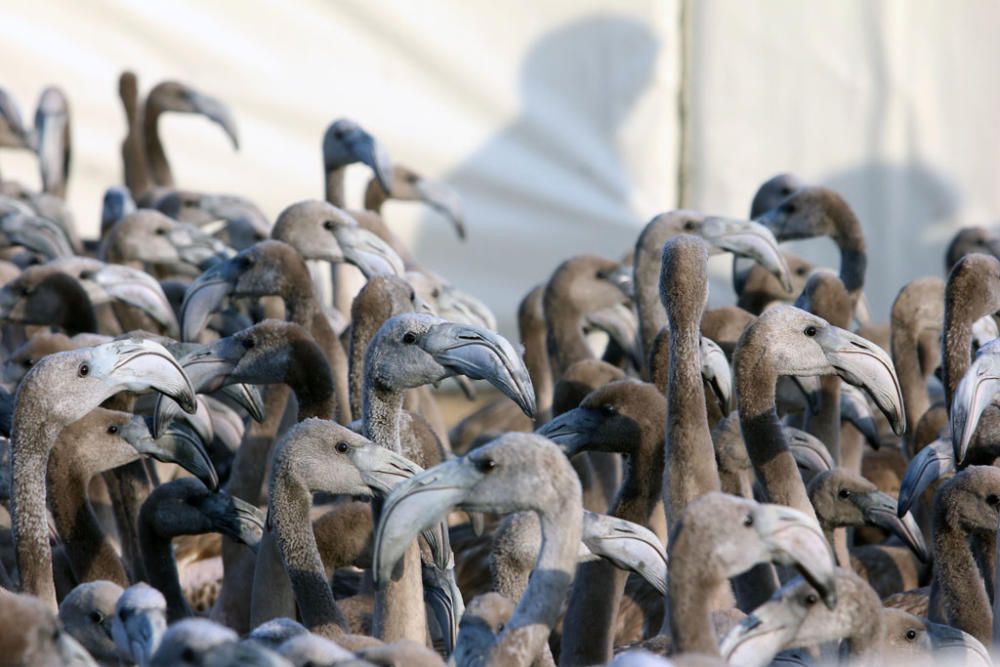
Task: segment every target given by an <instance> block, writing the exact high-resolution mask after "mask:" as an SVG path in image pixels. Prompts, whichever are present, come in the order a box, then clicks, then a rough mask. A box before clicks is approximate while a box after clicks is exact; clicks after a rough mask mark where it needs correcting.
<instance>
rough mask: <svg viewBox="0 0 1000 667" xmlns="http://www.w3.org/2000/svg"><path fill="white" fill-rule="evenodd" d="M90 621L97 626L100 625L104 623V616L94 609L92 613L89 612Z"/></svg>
mask: <svg viewBox="0 0 1000 667" xmlns="http://www.w3.org/2000/svg"><path fill="white" fill-rule="evenodd" d="M90 620H91V621H93V622H94V623H98V624H99V623H102V622H103V621H104V614H102V613H101V612H99V611H97V610H96V609H95V610H94V611H92V612H90Z"/></svg>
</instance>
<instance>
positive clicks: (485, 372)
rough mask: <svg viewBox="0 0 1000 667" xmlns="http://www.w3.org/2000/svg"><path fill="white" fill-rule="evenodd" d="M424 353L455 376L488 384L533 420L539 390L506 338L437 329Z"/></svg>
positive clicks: (462, 328) (448, 325) (453, 327)
mask: <svg viewBox="0 0 1000 667" xmlns="http://www.w3.org/2000/svg"><path fill="white" fill-rule="evenodd" d="M421 345H422V347H423V348H424V350H425V351H426V352H427V353H428V354H430V355H431V356H433V357H434V359H435V360H436V361H437V362H438V363H439V364H441V365H442V366H444V367H445V368H448V369H449V370H451V371H452V372H454V373H456V374H459V375H465V376H468V377H469V378H472V379H473V380H486V381H488V382H489V383H490V384H492V385H493V386H494V387H496V388H497V389H499V390H500V391H502V392H503V393H504V394H506V395H507V397H509V398H510V399H511V400H513V401H514V402H515V403H517V405H518V407H520V408H521V410H522V411H523V412H524V414H526V415H528V416H529V417H534V414H535V390H534V387H533V386H532V384H531V378H530V376H529V375H528V369H527V368H525V366H524V361H523V360H522V359H521V357H520V356H519V355H518V354H517V352H515V351H514V348H513V347H512V346H511V344H510V343H509V342H508V341H507V339H506V338H504V337H503V336H501V335H499V334H496V333H493V332H492V331H488V330H486V329H481V328H479V327H473V326H469V325H463V324H455V323H453V322H442V323H441V324H437V325H434V327H432V328H431V330H430V331H428V333H427V335H426V336H424V338H423V341H422V343H421Z"/></svg>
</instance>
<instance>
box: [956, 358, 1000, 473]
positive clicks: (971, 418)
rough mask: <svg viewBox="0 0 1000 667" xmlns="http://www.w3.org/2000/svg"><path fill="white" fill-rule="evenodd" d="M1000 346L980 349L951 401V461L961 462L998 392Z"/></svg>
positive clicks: (999, 381)
mask: <svg viewBox="0 0 1000 667" xmlns="http://www.w3.org/2000/svg"><path fill="white" fill-rule="evenodd" d="M998 353H1000V345H988V346H986V347H983V348H982V349H981V350H980V352H979V354H978V355H977V356H976V359H975V361H973V362H972V366H970V367H969V370H968V371H966V372H965V375H964V376H962V379H961V381H960V382H959V383H958V387H957V388H956V389H955V395H954V396H953V397H952V401H951V434H952V443H953V444H954V447H955V461H957V462H959V463H961V462H962V461H964V460H965V455H966V453H967V452H968V450H969V444H970V443H971V442H972V437H973V436H974V435H975V433H976V427H977V426H979V420H980V418H981V417H982V416H983V412H985V411H986V408H988V407H989V406H990V405H992V404H993V399H994V398H995V397H996V395H997V394H998V393H1000V354H998Z"/></svg>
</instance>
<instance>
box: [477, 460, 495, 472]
mask: <svg viewBox="0 0 1000 667" xmlns="http://www.w3.org/2000/svg"><path fill="white" fill-rule="evenodd" d="M496 467H497V462H496V461H494V460H493V459H479V460H478V461H476V470H478V471H479V472H481V473H484V474H489V473H491V472H493V471H494V470H495V469H496Z"/></svg>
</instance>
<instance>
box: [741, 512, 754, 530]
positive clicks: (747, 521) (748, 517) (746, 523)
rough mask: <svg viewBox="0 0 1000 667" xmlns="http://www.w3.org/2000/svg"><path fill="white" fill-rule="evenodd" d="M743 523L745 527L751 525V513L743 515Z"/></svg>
mask: <svg viewBox="0 0 1000 667" xmlns="http://www.w3.org/2000/svg"><path fill="white" fill-rule="evenodd" d="M743 525H744V526H746V527H747V528H749V527H750V526H752V525H753V514H747V515H746V516H745V517H743Z"/></svg>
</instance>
